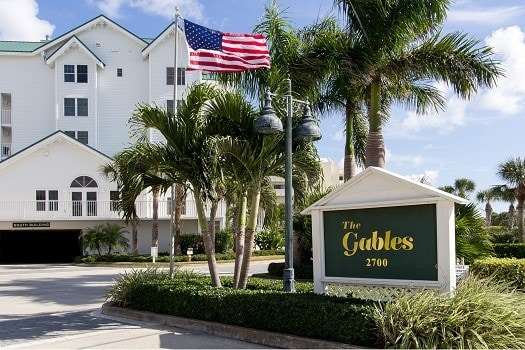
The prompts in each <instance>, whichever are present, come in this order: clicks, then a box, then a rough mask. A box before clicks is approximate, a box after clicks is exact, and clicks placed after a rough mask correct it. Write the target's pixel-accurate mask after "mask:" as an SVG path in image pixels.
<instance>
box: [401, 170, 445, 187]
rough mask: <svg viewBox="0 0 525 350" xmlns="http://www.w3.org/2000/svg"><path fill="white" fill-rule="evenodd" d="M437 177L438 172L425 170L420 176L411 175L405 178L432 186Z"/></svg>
mask: <svg viewBox="0 0 525 350" xmlns="http://www.w3.org/2000/svg"><path fill="white" fill-rule="evenodd" d="M438 176H439V170H425V171H424V172H423V173H422V174H411V175H408V176H406V177H407V178H409V179H410V180H412V181H417V182H423V183H425V184H427V185H431V186H433V185H434V184H435V183H436V181H437V178H438Z"/></svg>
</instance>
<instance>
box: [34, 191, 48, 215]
mask: <svg viewBox="0 0 525 350" xmlns="http://www.w3.org/2000/svg"><path fill="white" fill-rule="evenodd" d="M45 210H46V191H42V190H37V191H36V211H45Z"/></svg>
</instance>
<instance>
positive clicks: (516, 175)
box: [497, 157, 525, 243]
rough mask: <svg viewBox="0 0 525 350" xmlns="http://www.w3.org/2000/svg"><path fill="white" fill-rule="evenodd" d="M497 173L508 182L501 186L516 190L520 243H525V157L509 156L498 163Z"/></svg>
mask: <svg viewBox="0 0 525 350" xmlns="http://www.w3.org/2000/svg"><path fill="white" fill-rule="evenodd" d="M497 175H498V177H499V178H500V179H501V180H503V181H505V182H507V183H506V184H505V185H502V186H500V187H501V188H502V189H503V190H505V189H507V190H510V191H512V192H514V196H515V198H516V201H517V207H516V210H517V212H518V238H519V241H520V243H524V242H525V235H524V232H523V204H524V202H525V159H522V158H520V157H516V158H509V159H508V160H506V161H505V162H503V163H501V164H499V165H498V171H497Z"/></svg>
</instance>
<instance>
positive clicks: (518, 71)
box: [482, 26, 525, 115]
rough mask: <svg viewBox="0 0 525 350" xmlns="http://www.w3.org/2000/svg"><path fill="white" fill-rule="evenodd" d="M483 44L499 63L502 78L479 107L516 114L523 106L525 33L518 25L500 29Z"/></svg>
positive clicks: (483, 96)
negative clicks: (492, 50)
mask: <svg viewBox="0 0 525 350" xmlns="http://www.w3.org/2000/svg"><path fill="white" fill-rule="evenodd" d="M486 43H487V45H489V46H491V47H492V48H493V49H494V52H495V53H496V55H497V56H498V57H499V59H500V60H501V65H502V67H503V69H504V70H505V77H502V78H500V79H498V82H497V86H496V87H495V88H493V89H491V90H487V91H486V92H484V93H483V95H482V105H483V107H485V108H488V109H491V110H495V111H497V112H499V113H503V114H508V115H513V114H518V113H520V112H522V110H523V107H524V103H525V84H523V82H524V81H525V33H524V32H523V31H522V29H521V28H520V27H518V26H512V27H507V28H501V29H498V30H496V31H494V32H493V33H492V34H491V35H490V36H489V37H488V38H487V39H486Z"/></svg>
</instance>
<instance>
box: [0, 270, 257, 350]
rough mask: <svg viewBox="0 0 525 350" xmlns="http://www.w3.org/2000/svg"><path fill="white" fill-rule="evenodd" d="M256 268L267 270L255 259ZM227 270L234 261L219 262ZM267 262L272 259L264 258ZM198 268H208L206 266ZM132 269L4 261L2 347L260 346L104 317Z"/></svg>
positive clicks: (0, 295)
mask: <svg viewBox="0 0 525 350" xmlns="http://www.w3.org/2000/svg"><path fill="white" fill-rule="evenodd" d="M252 264H254V266H258V267H254V269H260V270H264V269H265V267H260V266H259V265H260V264H257V263H255V262H253V263H252ZM220 265H221V266H220V271H221V274H228V273H229V270H230V269H231V268H232V267H233V265H231V264H225V265H222V264H220ZM262 265H267V263H262ZM189 268H191V269H193V270H197V271H198V270H202V271H206V270H207V269H206V267H205V266H202V265H193V266H190V267H189ZM126 270H130V269H129V268H121V267H83V266H72V265H0V348H20V349H22V348H27V349H36V348H39V349H60V348H63V349H81V348H111V349H131V348H141V349H145V348H147V349H159V348H171V349H175V348H260V347H261V346H259V345H256V344H253V343H248V342H243V341H238V340H232V339H226V338H221V337H217V336H213V335H209V334H207V333H201V332H194V331H188V330H183V329H179V328H175V327H163V326H158V325H156V324H151V323H145V322H138V321H130V320H129V319H119V318H108V317H106V316H102V315H101V313H100V307H101V305H102V304H103V303H104V302H105V297H104V293H105V290H107V288H108V287H110V286H111V285H112V284H113V283H114V281H115V280H116V279H117V278H118V276H119V274H120V273H124V272H125V271H126Z"/></svg>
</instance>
